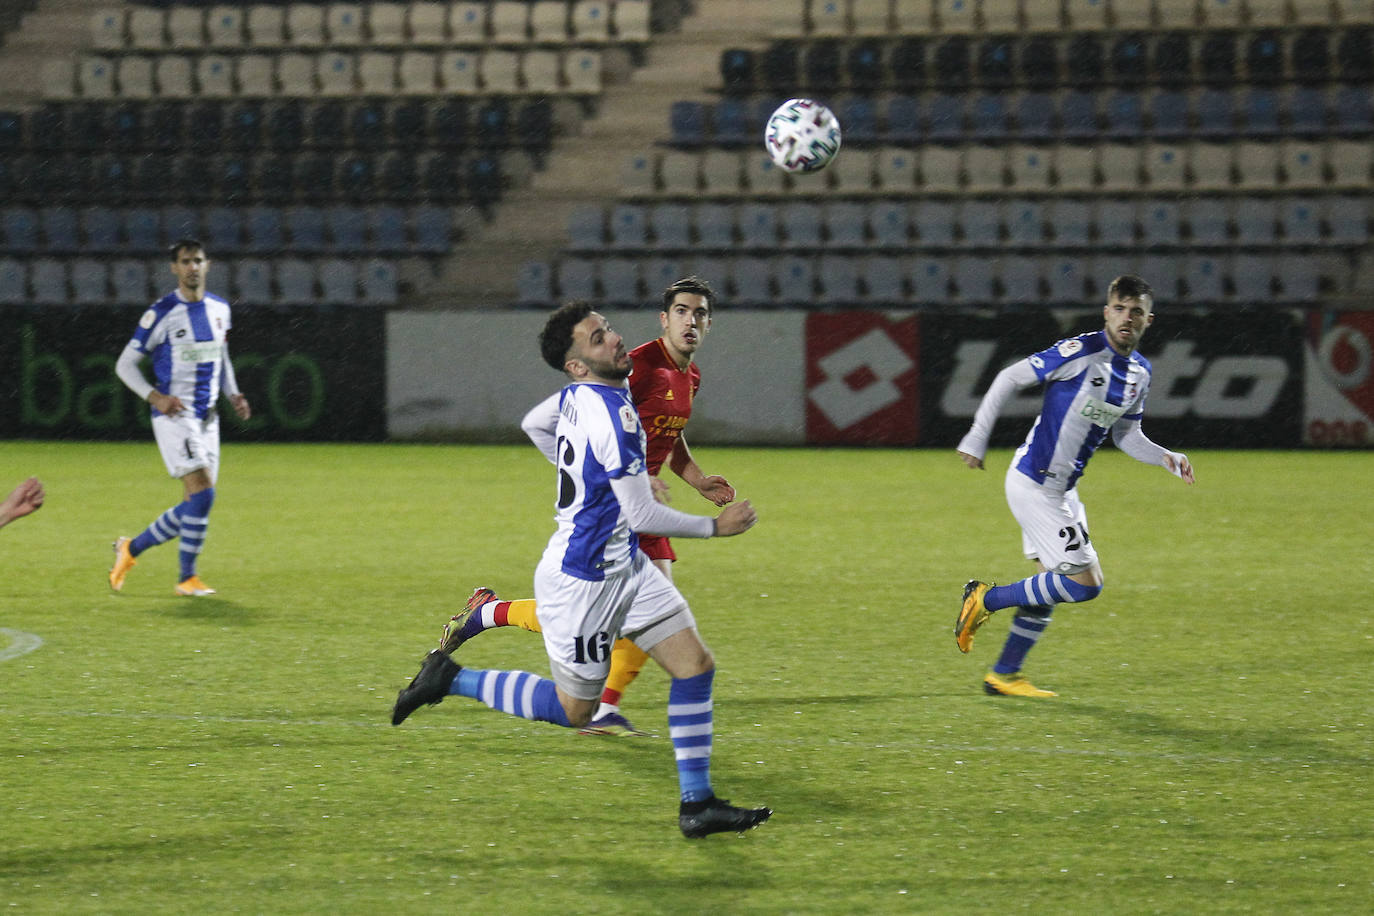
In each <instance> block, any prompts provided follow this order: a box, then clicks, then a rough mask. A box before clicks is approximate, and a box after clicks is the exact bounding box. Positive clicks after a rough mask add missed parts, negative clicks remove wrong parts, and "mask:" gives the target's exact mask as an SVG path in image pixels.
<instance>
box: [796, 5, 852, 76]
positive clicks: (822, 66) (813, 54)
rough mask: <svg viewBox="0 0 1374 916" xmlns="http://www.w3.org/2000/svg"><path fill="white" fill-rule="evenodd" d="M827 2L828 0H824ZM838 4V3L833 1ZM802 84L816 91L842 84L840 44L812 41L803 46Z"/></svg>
mask: <svg viewBox="0 0 1374 916" xmlns="http://www.w3.org/2000/svg"><path fill="white" fill-rule="evenodd" d="M825 2H829V0H825ZM832 5H834V6H839V4H838V3H833V4H832ZM802 76H803V79H804V81H805V82H804V85H805V86H806V87H807V88H808V89H811V90H813V91H814V92H816V93H818V94H819V93H822V92H834V91H835V88H836V87H838V86H841V85H843V81H842V80H841V78H840V46H839V43H838V42H834V41H813V42H811V43H810V44H808V45H806V46H805V54H804V57H803V58H802Z"/></svg>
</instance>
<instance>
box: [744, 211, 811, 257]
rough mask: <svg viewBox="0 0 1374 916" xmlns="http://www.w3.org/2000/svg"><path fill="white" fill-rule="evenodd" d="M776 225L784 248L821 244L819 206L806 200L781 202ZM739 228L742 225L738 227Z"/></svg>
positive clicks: (809, 246) (808, 246)
mask: <svg viewBox="0 0 1374 916" xmlns="http://www.w3.org/2000/svg"><path fill="white" fill-rule="evenodd" d="M778 226H779V228H780V229H781V231H782V237H783V238H782V244H783V246H784V247H786V248H816V247H819V246H820V244H821V208H820V206H819V205H817V204H814V203H810V202H807V201H792V202H789V203H785V204H783V205H782V206H781V207H780V208H779V211H778ZM740 228H741V230H742V229H743V226H741V227H740Z"/></svg>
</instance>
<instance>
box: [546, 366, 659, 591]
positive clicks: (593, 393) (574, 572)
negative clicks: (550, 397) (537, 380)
mask: <svg viewBox="0 0 1374 916" xmlns="http://www.w3.org/2000/svg"><path fill="white" fill-rule="evenodd" d="M558 404H559V407H558V410H559V414H558V426H557V430H556V436H557V444H556V446H555V447H556V449H557V452H556V460H555V462H554V463H555V464H556V465H557V467H558V502H557V509H556V512H555V514H554V518H555V521H557V523H558V529H557V530H556V531H555V532H554V533H553V536H552V537H551V538H549V544H548V547H547V548H546V549H545V551H544V556H545V558H546V559H549V560H556V561H557V562H558V563H559V564H560V566H561V568H562V570H563V572H564V573H566V574H568V575H570V576H575V577H577V578H579V579H586V580H588V581H592V582H598V581H601V580H603V579H605V578H606V575H607V574H608V573H613V572H618V571H619V570H621V569H623V568H627V567H628V566H629V564H630V561H631V559H632V558H633V557H634V552H635V550H636V549H637V548H638V546H639V539H638V537H637V536H636V535H635V533H634V532H633V531H631V530H630V526H629V523H628V522H627V521H626V519H625V516H624V513H622V512H621V511H620V501H619V500H618V499H617V498H616V495H615V492H614V491H613V490H612V489H611V481H612V480H615V479H617V478H620V477H625V476H631V475H634V474H641V473H643V472H644V468H645V464H644V427H643V426H642V425H641V424H640V422H639V415H638V414H637V413H636V412H635V407H634V403H633V402H632V401H631V400H630V392H629V389H627V388H620V387H612V386H609V385H597V384H591V383H586V382H582V383H576V384H572V385H568V386H567V387H565V388H564V389H563V391H562V394H561V395H560V397H559V402H558Z"/></svg>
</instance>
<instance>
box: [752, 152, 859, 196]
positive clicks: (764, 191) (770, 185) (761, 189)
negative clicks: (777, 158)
mask: <svg viewBox="0 0 1374 916" xmlns="http://www.w3.org/2000/svg"><path fill="white" fill-rule="evenodd" d="M856 152H861V151H856ZM855 158H860V159H862V158H863V157H855ZM744 178H745V182H746V184H748V186H749V193H750V194H751V195H752V196H754V197H759V196H769V197H776V196H777V195H780V194H782V193H784V192H785V191H786V190H787V173H785V172H784V171H783V170H782V169H780V168H778V166H777V163H775V162H774V161H773V160H772V158H771V157H770V156H769V155H768V154H767V153H766V152H764V151H763V150H750V151H748V152H746V153H745V154H744Z"/></svg>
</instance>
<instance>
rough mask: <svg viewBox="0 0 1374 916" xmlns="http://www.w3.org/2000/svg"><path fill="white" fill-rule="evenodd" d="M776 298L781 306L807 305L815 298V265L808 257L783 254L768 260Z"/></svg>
mask: <svg viewBox="0 0 1374 916" xmlns="http://www.w3.org/2000/svg"><path fill="white" fill-rule="evenodd" d="M770 263H771V266H772V271H773V280H774V282H775V283H776V284H777V287H778V300H779V303H780V304H781V305H783V306H788V307H791V306H797V305H801V306H807V305H810V304H811V302H812V300H813V299H814V298H815V289H814V287H815V282H816V277H815V266H814V264H813V262H812V259H811V258H810V257H802V256H799V255H785V256H783V257H780V258H773V259H771V261H770Z"/></svg>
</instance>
